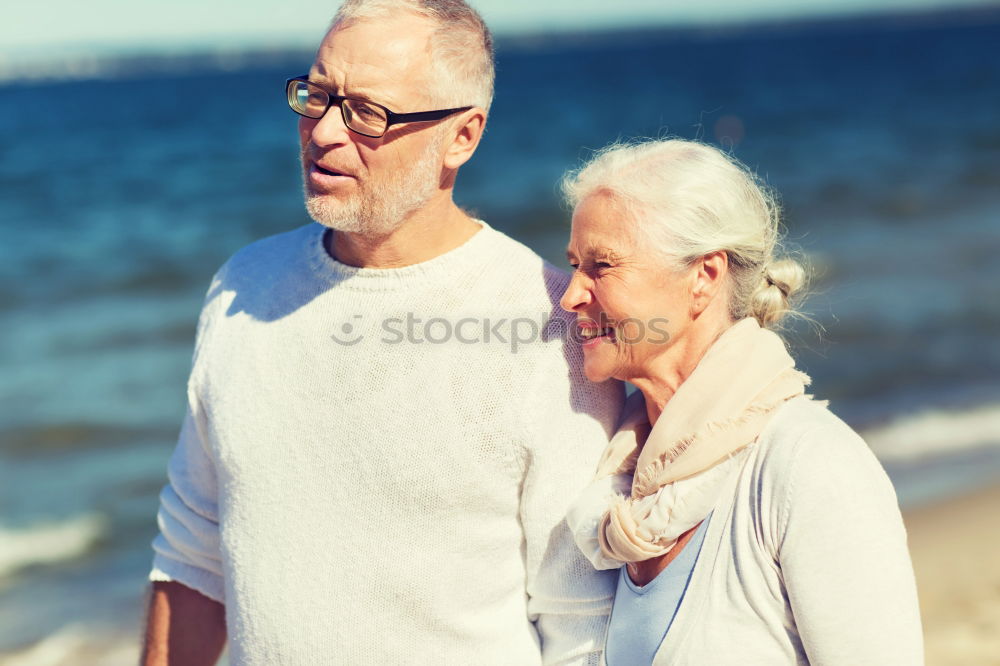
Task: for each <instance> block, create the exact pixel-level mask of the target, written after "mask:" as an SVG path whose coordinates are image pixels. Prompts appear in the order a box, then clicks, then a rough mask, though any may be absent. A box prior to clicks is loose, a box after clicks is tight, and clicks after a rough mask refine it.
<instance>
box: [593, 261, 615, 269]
mask: <svg viewBox="0 0 1000 666" xmlns="http://www.w3.org/2000/svg"><path fill="white" fill-rule="evenodd" d="M594 268H596V269H597V270H603V269H605V268H611V264H609V263H608V262H606V261H595V262H594Z"/></svg>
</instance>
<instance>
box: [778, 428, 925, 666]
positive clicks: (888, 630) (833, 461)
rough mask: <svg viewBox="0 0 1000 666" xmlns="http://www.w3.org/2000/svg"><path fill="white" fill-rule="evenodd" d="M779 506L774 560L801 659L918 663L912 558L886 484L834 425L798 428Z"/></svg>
mask: <svg viewBox="0 0 1000 666" xmlns="http://www.w3.org/2000/svg"><path fill="white" fill-rule="evenodd" d="M792 456H793V457H792V458H791V463H790V468H789V470H788V471H789V473H788V474H787V476H786V477H785V479H784V483H780V482H779V484H778V485H779V487H780V486H784V487H783V490H784V501H783V503H781V504H779V506H780V508H779V516H778V534H779V535H780V536H779V539H780V540H779V552H778V559H779V566H780V568H781V572H782V576H783V578H784V583H785V588H786V590H787V595H788V601H789V603H790V605H791V609H792V614H793V616H794V619H795V624H796V627H797V629H798V632H799V636H800V638H801V640H802V645H803V648H804V649H805V652H806V654H807V655H808V657H809V662H810V663H811V664H815V665H816V666H823V665H838V666H839V665H844V666H847V665H850V666H865V665H867V664H871V665H872V666H875V665H884V664H894V665H909V664H923V640H922V635H921V628H920V615H919V610H918V605H917V593H916V583H915V579H914V575H913V565H912V564H911V562H910V556H909V552H908V550H907V546H906V532H905V529H904V527H903V521H902V517H901V516H900V512H899V507H898V504H897V501H896V495H895V492H894V490H893V488H892V484H891V482H890V481H889V478H888V477H887V476H886V474H885V472H884V471H883V470H882V467H881V465H880V464H879V463H878V461H877V460H876V458H875V456H874V455H873V454H872V452H871V450H870V449H869V448H868V446H867V444H865V442H864V441H863V440H862V439H861V438H860V437H859V436H858V435H857V434H856V433H855V432H854V431H853V430H851V429H850V428H849V427H848V426H846V425H845V424H843V423H842V422H841V423H837V424H834V425H829V426H820V427H817V428H813V429H811V430H810V431H807V432H806V433H805V434H803V435H802V436H801V437H800V438H799V440H798V442H797V444H796V446H795V448H794V451H793V453H792Z"/></svg>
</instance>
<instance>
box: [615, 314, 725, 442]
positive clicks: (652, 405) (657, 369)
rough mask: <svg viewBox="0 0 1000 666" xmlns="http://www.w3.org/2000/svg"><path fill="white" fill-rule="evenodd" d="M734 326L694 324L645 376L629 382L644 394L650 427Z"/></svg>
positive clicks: (632, 378) (629, 379) (658, 358)
mask: <svg viewBox="0 0 1000 666" xmlns="http://www.w3.org/2000/svg"><path fill="white" fill-rule="evenodd" d="M732 325H733V322H732V321H729V320H728V319H727V320H725V321H719V322H717V323H716V324H714V325H704V326H697V325H696V324H693V325H692V326H691V327H690V328H689V329H688V330H687V331H686V332H685V335H684V336H683V337H681V338H678V339H676V340H675V341H674V344H672V345H671V347H670V349H669V350H667V351H666V352H665V353H664V354H663V355H661V356H658V357H657V358H656V359H654V360H653V362H652V363H651V364H650V366H649V367H648V368H644V369H643V370H644V372H643V373H642V374H641V375H638V376H636V377H628V378H626V381H628V382H630V383H631V384H633V385H634V386H635V387H636V388H637V389H639V390H640V391H641V392H642V395H643V397H644V398H645V399H646V415H647V416H648V417H649V423H650V425H656V420H657V419H658V418H660V414H661V413H663V409H664V407H666V405H667V403H668V402H669V401H670V398H672V397H673V395H674V393H676V392H677V390H678V389H679V388H680V386H681V384H683V383H684V382H685V381H686V380H687V378H688V377H690V376H691V373H693V372H694V370H695V368H697V367H698V363H699V362H701V359H702V357H703V356H704V355H705V353H706V352H707V351H708V350H709V348H710V347H711V346H712V345H713V344H714V343H715V341H716V340H718V339H719V336H720V335H722V334H723V333H725V331H726V329H728V328H729V327H730V326H732Z"/></svg>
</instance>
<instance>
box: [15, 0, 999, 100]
mask: <svg viewBox="0 0 1000 666" xmlns="http://www.w3.org/2000/svg"><path fill="white" fill-rule="evenodd" d="M996 24H1000V3H998V4H995V5H985V6H984V5H980V4H976V5H967V6H962V7H949V8H906V9H899V10H892V11H867V12H851V13H829V14H818V15H808V16H787V17H780V18H775V17H764V18H761V17H754V18H744V17H739V18H735V19H731V20H724V21H705V20H692V21H682V22H673V23H658V24H654V25H650V24H638V23H637V24H629V23H623V24H617V25H603V26H597V27H593V28H581V27H578V26H565V27H558V26H543V27H541V28H538V29H527V30H525V29H518V30H500V31H497V33H496V48H497V51H498V53H500V54H503V53H506V52H531V51H539V50H560V49H566V48H576V47H588V46H591V47H593V46H597V47H600V46H612V45H614V44H616V43H622V42H626V43H629V44H636V43H644V42H646V43H648V42H650V41H655V40H662V39H665V38H669V39H673V40H690V41H712V40H720V41H723V40H727V39H734V38H745V37H755V36H757V37H768V36H774V35H776V34H781V33H803V32H817V33H823V34H830V33H837V32H847V31H851V32H853V31H857V30H865V31H897V30H919V29H922V28H965V27H968V28H975V27H987V26H992V25H996ZM314 41H315V40H306V39H302V38H300V37H296V38H291V37H290V36H266V37H259V38H253V41H249V40H248V39H247V38H238V37H237V38H234V37H232V36H226V37H221V36H220V37H219V38H218V40H216V41H214V42H213V43H212V44H209V43H207V42H202V41H197V42H189V43H176V42H171V43H168V42H154V43H149V42H143V43H142V44H105V45H98V44H87V43H80V44H78V45H76V46H68V47H63V49H64V50H62V51H59V50H54V49H53V47H45V46H41V47H33V48H28V49H19V50H14V49H5V50H0V85H3V84H8V83H19V82H33V81H73V80H88V79H119V78H130V77H135V76H140V75H143V74H152V75H160V76H164V75H165V76H169V75H175V74H181V75H183V74H195V73H210V72H213V71H214V72H234V71H242V70H246V69H251V68H255V67H267V66H276V67H277V66H284V65H289V64H291V63H295V62H299V61H302V60H303V59H305V60H306V61H308V60H309V59H311V58H312V56H313V53H314V51H315V43H313V42H314Z"/></svg>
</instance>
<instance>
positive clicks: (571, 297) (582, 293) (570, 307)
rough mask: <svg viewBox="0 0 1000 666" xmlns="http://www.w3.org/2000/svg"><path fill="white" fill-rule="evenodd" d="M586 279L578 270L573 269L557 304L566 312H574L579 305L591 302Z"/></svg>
mask: <svg viewBox="0 0 1000 666" xmlns="http://www.w3.org/2000/svg"><path fill="white" fill-rule="evenodd" d="M585 282H586V279H585V278H584V276H583V275H581V274H580V272H579V271H575V272H574V273H573V276H572V277H571V278H570V280H569V284H568V285H567V286H566V291H564V292H563V295H562V298H560V299H559V305H560V307H562V309H563V310H565V311H566V312H576V311H577V310H579V309H580V308H581V307H583V306H585V305H588V304H589V303H590V302H591V300H592V299H591V297H590V289H589V288H587V285H586V284H585Z"/></svg>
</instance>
